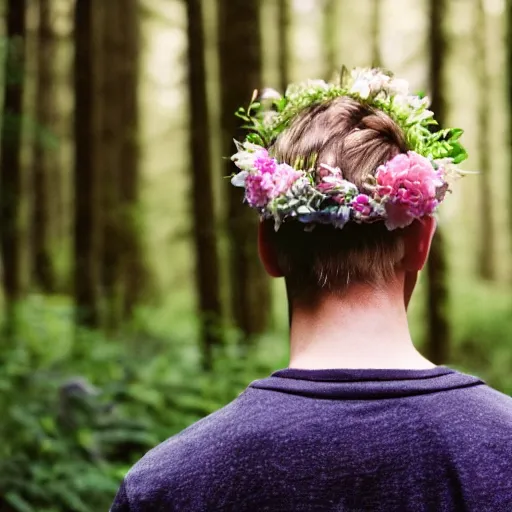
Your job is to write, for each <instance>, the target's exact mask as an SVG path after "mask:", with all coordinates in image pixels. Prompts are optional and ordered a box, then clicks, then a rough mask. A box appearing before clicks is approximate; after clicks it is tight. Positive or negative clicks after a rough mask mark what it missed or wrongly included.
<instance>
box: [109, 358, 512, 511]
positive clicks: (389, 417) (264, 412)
mask: <svg viewBox="0 0 512 512" xmlns="http://www.w3.org/2000/svg"><path fill="white" fill-rule="evenodd" d="M112 511H113V512H128V511H130V512H157V511H173V512H178V511H179V512H199V511H232V512H246V511H255V512H261V511H276V512H277V511H279V512H299V511H322V512H328V511H338V512H342V511H347V512H348V511H350V512H356V511H382V512H394V511H411V512H412V511H414V512H416V511H418V512H419V511H422V512H427V511H432V512H434V511H435V512H442V511H473V512H486V511H489V512H491V511H492V512H501V511H503V512H510V511H512V399H511V398H510V397H507V396H506V395H503V394H501V393H499V392H497V391H495V390H494V389H492V388H490V387H488V386H486V385H485V384H484V383H483V382H482V381H481V380H479V379H477V378H475V377H472V376H469V375H465V374H462V373H459V372H456V371H454V370H451V369H449V368H446V367H437V368H434V369H431V370H295V369H286V370H280V371H277V372H276V373H274V374H273V375H272V376H271V377H269V378H266V379H263V380H259V381H256V382H253V383H252V384H251V385H250V386H249V387H248V388H247V389H246V390H245V391H244V392H243V393H242V394H241V395H240V396H239V397H238V398H237V399H236V400H234V401H233V402H231V403H230V404H229V405H227V406H226V407H224V408H222V409H220V410H219V411H217V412H215V413H213V414H211V415H210V416H208V417H206V418H204V419H202V420H201V421H199V422H197V423H195V424H194V425H192V426H191V427H189V428H187V429H186V430H184V431H183V432H181V433H180V434H178V435H176V436H174V437H172V438H170V439H169V440H167V441H165V442H164V443H162V444H161V445H159V446H158V447H156V448H155V449H153V450H152V451H150V452H149V453H148V454H147V455H146V456H145V457H144V458H143V459H142V460H141V461H139V462H138V463H137V464H136V465H135V466H134V467H133V468H132V470H131V471H130V472H129V473H128V475H127V477H126V478H125V480H124V482H123V484H122V486H121V488H120V490H119V492H118V495H117V497H116V500H115V502H114V504H113V506H112Z"/></svg>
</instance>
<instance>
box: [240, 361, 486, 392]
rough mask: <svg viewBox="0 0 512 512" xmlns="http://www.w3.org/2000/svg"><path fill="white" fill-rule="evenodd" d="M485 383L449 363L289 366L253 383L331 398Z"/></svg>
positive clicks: (439, 389) (268, 388)
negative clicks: (427, 365)
mask: <svg viewBox="0 0 512 512" xmlns="http://www.w3.org/2000/svg"><path fill="white" fill-rule="evenodd" d="M482 384H484V382H483V381H481V380H480V379H478V378H477V377H473V376H471V375H466V374H464V373H460V372H457V371H455V370H452V369H451V368H447V367H445V366H436V367H435V368H431V369H427V370H388V369H328V370H302V369H296V368H286V369H283V370H278V371H276V372H274V373H273V374H272V375H271V376H270V377H267V378H266V379H262V380H258V381H255V382H253V383H252V384H251V385H250V386H251V387H252V388H256V389H266V390H271V391H278V392H282V393H288V394H293V395H300V396H307V397H313V398H328V399H337V398H343V399H376V398H400V397H407V396H414V395H423V394H429V393H436V392H441V391H449V390H452V389H460V388H466V387H472V386H478V385H482Z"/></svg>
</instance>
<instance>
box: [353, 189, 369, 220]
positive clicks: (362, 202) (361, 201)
mask: <svg viewBox="0 0 512 512" xmlns="http://www.w3.org/2000/svg"><path fill="white" fill-rule="evenodd" d="M351 206H352V208H353V209H354V210H355V211H356V212H359V213H360V214H361V215H363V216H365V217H367V216H368V215H370V213H371V212H372V207H371V206H370V198H369V197H368V196H367V195H366V194H358V195H357V196H356V197H355V198H354V200H353V201H352V204H351Z"/></svg>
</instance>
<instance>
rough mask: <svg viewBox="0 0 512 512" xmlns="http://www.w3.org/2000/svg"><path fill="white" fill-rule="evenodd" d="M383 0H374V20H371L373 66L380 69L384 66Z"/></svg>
mask: <svg viewBox="0 0 512 512" xmlns="http://www.w3.org/2000/svg"><path fill="white" fill-rule="evenodd" d="M381 7H382V0H372V14H371V16H372V18H371V44H372V53H371V58H372V66H373V67H375V68H379V67H381V66H382V55H381V51H380V19H381V10H382V9H381Z"/></svg>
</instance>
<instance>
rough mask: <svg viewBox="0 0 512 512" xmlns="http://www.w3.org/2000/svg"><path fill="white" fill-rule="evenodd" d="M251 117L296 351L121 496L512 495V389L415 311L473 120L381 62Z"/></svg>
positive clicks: (170, 448) (242, 162)
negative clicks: (459, 366) (420, 336)
mask: <svg viewBox="0 0 512 512" xmlns="http://www.w3.org/2000/svg"><path fill="white" fill-rule="evenodd" d="M239 115H241V117H243V118H244V119H245V121H246V123H247V124H248V125H249V126H250V127H252V129H251V130H250V132H251V133H250V135H248V137H247V139H246V140H245V141H243V142H237V149H238V151H237V153H236V154H235V155H234V156H233V161H234V162H235V164H236V165H237V166H238V168H239V172H238V174H236V175H234V176H233V178H232V182H233V184H234V185H236V186H242V187H244V189H245V201H246V202H247V203H248V205H249V206H250V207H252V208H254V209H256V210H257V212H258V213H259V215H260V218H261V222H260V226H259V238H258V240H259V242H258V244H259V253H260V257H261V261H262V263H263V265H264V266H265V268H266V270H267V271H268V273H269V274H270V275H271V276H274V277H284V279H285V282H286V287H287V292H288V299H289V302H290V311H291V329H290V347H291V350H290V363H289V367H288V368H286V369H282V370H278V371H276V372H275V373H273V374H272V375H271V376H270V377H268V378H264V379H262V380H259V381H256V382H253V383H252V384H250V385H249V386H248V388H247V389H246V390H245V391H244V392H243V393H242V394H241V395H240V396H239V397H238V398H237V399H235V400H234V401H233V402H232V403H230V404H228V405H227V406H226V407H224V408H222V409H220V410H219V411H217V412H215V413H213V414H211V415H210V416H208V417H206V418H204V419H202V420H200V421H199V422H197V423H195V424H194V425H192V426H191V427H189V428H187V429H186V430H184V431H183V432H181V433H180V434H178V435H176V436H174V437H172V438H170V439H169V440H167V441H166V442H164V443H163V444H161V445H160V446H158V447H157V448H155V449H153V450H152V451H150V452H149V453H148V454H147V455H146V456H145V457H144V458H143V459H142V460H141V461H140V462H139V463H137V464H136V465H135V466H134V468H133V469H132V470H131V471H130V472H129V473H128V475H127V477H126V478H125V480H124V482H123V484H122V486H121V488H120V490H119V492H118V495H117V497H116V500H115V502H114V505H113V507H112V511H113V512H121V511H131V512H143V511H144V512H146V511H187V512H193V511H233V512H235V511H236V512H245V511H258V512H261V511H276V512H277V511H279V512H292V511H293V512H297V511H316V510H318V511H322V512H325V511H339V512H342V511H352V512H355V511H382V512H394V511H410V512H415V511H418V512H419V511H422V512H424V511H436V512H438V511H473V512H485V511H489V512H490V511H493V512H499V511H511V510H512V399H511V398H510V397H508V396H506V395H503V394H501V393H499V392H498V391H496V390H494V389H492V388H490V387H488V386H487V385H486V384H485V383H484V382H482V381H481V380H480V379H478V378H477V377H473V376H470V375H466V374H463V373H460V372H458V371H455V370H453V369H450V368H448V367H446V366H436V365H435V364H433V363H432V362H430V361H429V360H427V359H426V358H425V357H423V356H422V355H421V354H420V353H419V352H418V351H417V350H416V349H415V347H414V345H413V343H412V341H411V335H410V333H409V328H408V325H407V316H406V310H407V306H408V303H409V300H410V298H411V294H412V292H413V289H414V286H415V283H416V279H417V275H418V272H419V271H420V270H421V269H422V268H423V266H424V265H425V262H426V260H427V256H428V253H429V248H430V244H431V241H432V237H433V235H434V232H435V229H436V221H435V217H434V213H435V211H436V209H437V207H438V205H439V204H440V203H441V202H442V201H443V199H444V198H445V195H446V192H447V190H448V188H449V186H450V185H449V183H450V181H451V178H454V177H457V176H460V175H461V174H462V171H460V169H458V163H460V162H461V161H462V160H463V159H464V158H465V157H466V152H465V150H464V148H463V146H462V145H461V144H460V142H459V138H460V135H461V133H462V131H461V130H459V129H444V130H438V129H436V127H435V120H434V117H433V113H432V112H431V111H430V110H429V109H428V99H427V98H423V97H419V96H414V95H412V94H409V92H408V86H407V83H406V82H404V81H403V80H399V79H397V78H394V77H392V76H390V75H389V74H386V73H384V72H382V71H379V70H376V69H355V70H353V71H352V72H350V73H347V72H344V74H343V75H342V77H341V78H340V80H339V81H338V82H336V83H325V82H323V81H308V82H306V83H303V84H292V85H291V86H290V87H289V88H288V89H287V91H286V94H285V96H284V97H282V98H277V97H275V93H274V92H270V93H269V92H268V91H267V92H265V91H264V93H263V94H262V98H261V101H257V102H255V103H253V104H251V106H250V107H249V109H247V111H245V112H244V113H241V114H239Z"/></svg>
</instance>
